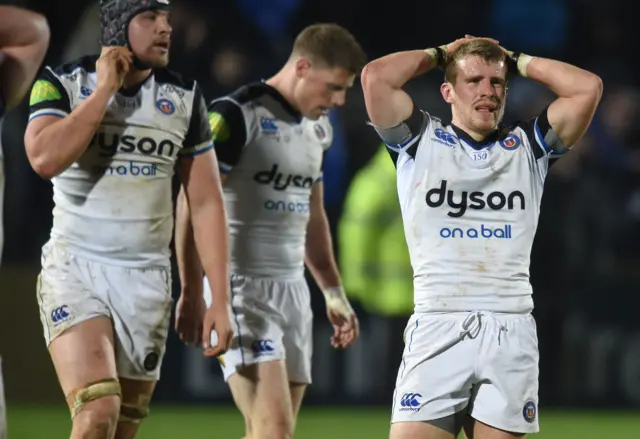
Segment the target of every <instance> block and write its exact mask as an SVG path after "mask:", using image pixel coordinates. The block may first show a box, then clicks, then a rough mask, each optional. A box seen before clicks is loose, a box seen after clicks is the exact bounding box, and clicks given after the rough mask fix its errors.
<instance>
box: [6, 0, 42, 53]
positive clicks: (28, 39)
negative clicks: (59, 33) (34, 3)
mask: <svg viewBox="0 0 640 439" xmlns="http://www.w3.org/2000/svg"><path fill="white" fill-rule="evenodd" d="M48 39H49V26H48V25H47V20H46V18H45V17H44V16H42V15H40V14H38V13H35V12H32V11H28V10H26V9H22V8H17V7H15V6H0V50H2V49H4V48H7V47H14V46H29V45H32V44H39V42H40V41H42V40H48Z"/></svg>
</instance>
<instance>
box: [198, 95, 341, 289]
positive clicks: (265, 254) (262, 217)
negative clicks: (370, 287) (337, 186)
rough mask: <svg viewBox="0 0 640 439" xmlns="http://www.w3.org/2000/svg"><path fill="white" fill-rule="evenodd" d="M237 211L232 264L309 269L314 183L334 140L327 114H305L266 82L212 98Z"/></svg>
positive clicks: (236, 267)
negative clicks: (307, 250) (307, 252)
mask: <svg viewBox="0 0 640 439" xmlns="http://www.w3.org/2000/svg"><path fill="white" fill-rule="evenodd" d="M209 121H210V124H211V131H212V133H213V138H214V141H215V151H216V154H217V157H218V162H219V164H220V170H221V172H222V173H225V174H227V177H226V181H225V182H224V184H223V186H222V187H223V191H224V198H225V203H226V208H227V215H228V218H229V228H230V246H231V270H232V272H233V273H236V274H245V275H248V276H254V277H264V278H276V279H281V280H282V279H294V278H300V277H302V276H303V273H304V248H305V241H306V230H307V222H308V220H309V210H310V209H309V201H310V196H311V190H312V187H313V185H314V184H315V183H316V182H318V181H321V179H322V170H321V168H322V157H323V153H324V151H325V150H326V149H328V148H329V146H330V145H331V141H332V136H333V135H332V129H331V124H330V122H329V120H328V118H327V117H324V116H323V117H321V118H320V119H318V120H315V121H314V120H310V119H307V118H303V117H302V116H301V115H300V114H299V113H298V112H297V111H296V110H294V109H293V107H291V105H290V104H289V103H288V102H287V101H286V100H285V98H284V97H283V96H282V95H281V94H280V93H279V92H278V91H277V90H276V89H274V88H272V87H270V86H269V85H267V84H265V83H254V84H249V85H247V86H244V87H242V88H240V89H238V90H237V91H236V92H234V93H232V94H231V95H229V96H226V97H223V98H221V99H217V100H214V101H213V102H212V103H211V104H210V105H209Z"/></svg>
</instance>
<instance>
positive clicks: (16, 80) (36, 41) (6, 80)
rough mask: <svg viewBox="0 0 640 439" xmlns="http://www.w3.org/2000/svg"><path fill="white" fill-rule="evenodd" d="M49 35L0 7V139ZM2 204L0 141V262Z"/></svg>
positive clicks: (32, 16)
mask: <svg viewBox="0 0 640 439" xmlns="http://www.w3.org/2000/svg"><path fill="white" fill-rule="evenodd" d="M49 35H50V34H49V24H48V23H47V20H46V18H45V17H43V16H42V15H40V14H37V13H35V12H31V11H28V10H26V9H22V8H17V7H14V6H0V137H1V136H2V120H3V117H4V114H5V112H6V111H8V110H11V109H12V108H14V107H15V106H16V105H18V104H19V103H20V101H22V98H23V97H24V95H25V94H26V92H27V91H28V90H29V87H30V86H31V83H32V82H33V79H34V78H35V76H36V74H37V73H38V69H39V68H40V64H41V63H42V60H43V59H44V56H45V54H46V52H47V47H49ZM3 201H4V159H3V154H2V142H1V141H0V259H1V258H2V249H3V246H4V230H3V227H2V212H3ZM0 361H1V359H0ZM6 434H7V425H6V416H5V404H4V386H3V380H2V364H1V363H0V439H4V438H5V437H6Z"/></svg>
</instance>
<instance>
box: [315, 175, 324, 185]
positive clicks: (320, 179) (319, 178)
mask: <svg viewBox="0 0 640 439" xmlns="http://www.w3.org/2000/svg"><path fill="white" fill-rule="evenodd" d="M323 181H324V176H323V175H321V176H320V177H318V178H317V179H316V181H314V183H322V182H323Z"/></svg>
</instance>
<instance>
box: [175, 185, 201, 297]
mask: <svg viewBox="0 0 640 439" xmlns="http://www.w3.org/2000/svg"><path fill="white" fill-rule="evenodd" d="M175 245H176V259H177V261H178V273H179V275H180V285H181V287H182V288H181V289H182V294H189V295H191V294H192V295H201V294H202V288H203V285H202V284H203V281H202V275H203V270H202V264H201V263H200V256H199V255H198V250H197V248H196V242H195V238H194V234H193V227H192V225H191V214H190V212H189V204H188V202H187V198H186V195H185V193H184V189H181V190H180V193H179V194H178V200H177V205H176V233H175Z"/></svg>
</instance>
